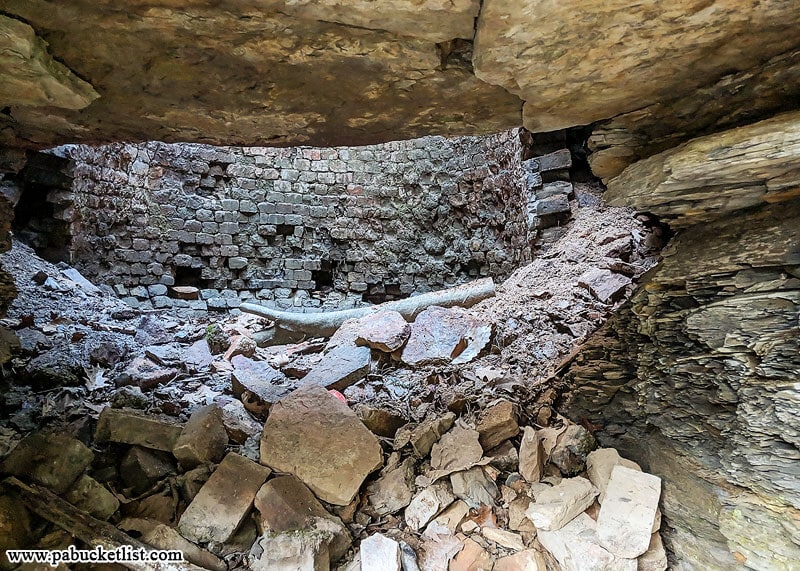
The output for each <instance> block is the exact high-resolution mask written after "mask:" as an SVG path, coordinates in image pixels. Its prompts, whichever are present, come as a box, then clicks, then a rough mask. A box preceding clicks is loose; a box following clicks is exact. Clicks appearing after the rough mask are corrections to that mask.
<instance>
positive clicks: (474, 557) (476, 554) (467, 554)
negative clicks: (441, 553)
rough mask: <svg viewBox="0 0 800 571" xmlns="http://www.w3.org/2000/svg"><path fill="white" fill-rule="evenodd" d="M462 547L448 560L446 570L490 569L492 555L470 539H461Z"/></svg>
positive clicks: (482, 570) (470, 570)
mask: <svg viewBox="0 0 800 571" xmlns="http://www.w3.org/2000/svg"><path fill="white" fill-rule="evenodd" d="M463 543H464V547H463V548H462V549H461V551H459V552H458V554H457V555H456V556H455V557H453V560H452V561H450V566H449V567H448V570H447V571H485V570H486V569H492V563H493V561H492V556H491V555H489V553H488V552H487V551H486V550H485V549H484V548H483V547H481V546H480V544H478V543H477V542H475V541H473V540H472V539H469V538H467V539H465V540H464V541H463Z"/></svg>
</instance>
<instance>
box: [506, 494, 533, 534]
mask: <svg viewBox="0 0 800 571" xmlns="http://www.w3.org/2000/svg"><path fill="white" fill-rule="evenodd" d="M532 501H533V500H531V498H529V497H528V496H527V495H526V494H520V495H519V496H517V497H516V498H514V499H513V500H512V501H511V502H510V503H509V504H508V528H509V529H511V530H514V531H524V532H528V533H536V527H535V526H534V525H533V523H532V522H531V520H529V519H528V516H527V515H526V514H527V512H528V508H529V507H530V505H531V502H532Z"/></svg>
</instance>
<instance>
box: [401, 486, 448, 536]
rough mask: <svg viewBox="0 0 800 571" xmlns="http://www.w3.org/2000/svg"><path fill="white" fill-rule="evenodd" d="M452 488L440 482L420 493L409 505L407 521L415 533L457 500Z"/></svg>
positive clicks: (406, 514)
mask: <svg viewBox="0 0 800 571" xmlns="http://www.w3.org/2000/svg"><path fill="white" fill-rule="evenodd" d="M455 499H456V498H455V496H453V493H452V492H451V491H450V486H448V485H447V484H446V483H444V482H439V483H436V484H433V485H432V486H429V487H427V488H425V489H424V490H422V491H421V492H419V493H418V494H417V495H416V496H414V498H413V499H412V500H411V503H410V504H408V507H407V508H406V512H405V520H406V523H407V524H408V526H409V527H410V528H411V529H413V530H414V531H419V530H420V529H422V528H423V527H425V526H426V525H427V524H428V522H430V521H431V520H432V519H433V518H435V517H436V516H437V515H439V513H441V512H442V510H444V509H445V508H446V507H447V506H449V505H450V504H451V503H453V501H454V500H455Z"/></svg>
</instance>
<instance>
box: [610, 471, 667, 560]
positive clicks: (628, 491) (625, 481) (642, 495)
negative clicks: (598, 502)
mask: <svg viewBox="0 0 800 571" xmlns="http://www.w3.org/2000/svg"><path fill="white" fill-rule="evenodd" d="M660 497H661V478H659V477H658V476H653V475H652V474H647V473H645V472H638V471H636V470H631V469H630V468H626V467H625V466H615V467H614V469H613V471H612V472H611V480H609V482H608V488H607V490H606V497H605V500H604V501H603V505H602V506H601V508H600V514H599V515H598V516H597V537H598V539H599V540H600V544H601V545H602V546H603V547H605V548H606V549H607V550H608V551H610V552H611V553H613V554H614V555H617V556H618V557H624V558H627V559H633V558H634V557H638V556H639V555H642V554H643V553H644V552H645V551H647V549H648V547H649V545H650V539H651V535H652V529H653V521H654V520H655V517H656V510H658V500H659V498H660Z"/></svg>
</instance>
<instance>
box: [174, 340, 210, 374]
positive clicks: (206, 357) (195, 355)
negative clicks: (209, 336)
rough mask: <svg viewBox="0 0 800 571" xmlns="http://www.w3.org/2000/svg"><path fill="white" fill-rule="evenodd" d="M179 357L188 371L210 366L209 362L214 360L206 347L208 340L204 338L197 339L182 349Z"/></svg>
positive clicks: (200, 369)
mask: <svg viewBox="0 0 800 571" xmlns="http://www.w3.org/2000/svg"><path fill="white" fill-rule="evenodd" d="M181 359H182V360H183V362H184V363H185V364H186V368H187V369H188V370H189V371H191V372H199V371H203V370H205V369H207V368H208V367H210V366H211V363H213V362H214V355H212V353H211V350H210V349H209V348H208V342H207V341H206V340H205V339H198V340H197V341H195V342H194V343H192V344H191V345H190V346H189V347H187V348H186V349H184V350H183V354H182V355H181Z"/></svg>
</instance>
